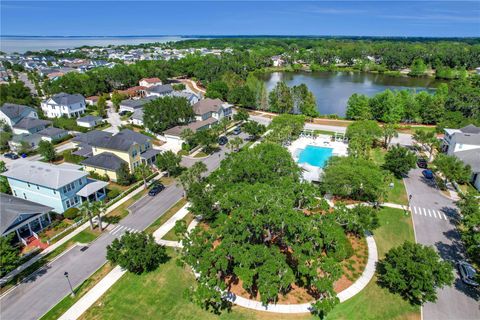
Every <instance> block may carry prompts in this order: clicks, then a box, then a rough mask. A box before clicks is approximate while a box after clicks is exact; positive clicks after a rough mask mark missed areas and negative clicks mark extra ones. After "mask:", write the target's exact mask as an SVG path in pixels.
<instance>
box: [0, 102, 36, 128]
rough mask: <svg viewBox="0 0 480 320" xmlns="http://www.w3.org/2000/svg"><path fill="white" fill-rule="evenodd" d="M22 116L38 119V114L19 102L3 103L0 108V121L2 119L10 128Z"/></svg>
mask: <svg viewBox="0 0 480 320" xmlns="http://www.w3.org/2000/svg"><path fill="white" fill-rule="evenodd" d="M23 118H33V119H38V114H37V112H36V111H35V109H33V108H32V107H29V106H24V105H21V104H13V103H4V104H3V106H2V107H1V108H0V121H1V120H3V121H4V122H5V123H6V124H8V125H9V126H10V128H13V126H14V125H15V124H17V123H18V122H19V121H20V120H22V119H23Z"/></svg>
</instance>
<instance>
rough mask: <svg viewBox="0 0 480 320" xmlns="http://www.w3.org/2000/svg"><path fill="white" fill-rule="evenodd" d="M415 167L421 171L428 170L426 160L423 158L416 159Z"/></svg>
mask: <svg viewBox="0 0 480 320" xmlns="http://www.w3.org/2000/svg"><path fill="white" fill-rule="evenodd" d="M417 166H418V167H419V168H422V169H427V168H428V162H427V159H425V158H418V159H417Z"/></svg>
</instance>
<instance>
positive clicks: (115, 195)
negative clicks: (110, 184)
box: [107, 189, 120, 200]
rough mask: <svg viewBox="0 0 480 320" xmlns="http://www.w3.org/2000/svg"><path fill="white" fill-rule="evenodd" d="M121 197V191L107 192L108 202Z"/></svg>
mask: <svg viewBox="0 0 480 320" xmlns="http://www.w3.org/2000/svg"><path fill="white" fill-rule="evenodd" d="M119 195H120V191H119V190H118V189H112V190H110V191H108V192H107V198H108V200H112V199H115V198H116V197H118V196H119Z"/></svg>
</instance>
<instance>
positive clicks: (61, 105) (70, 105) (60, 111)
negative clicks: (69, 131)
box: [41, 92, 86, 118]
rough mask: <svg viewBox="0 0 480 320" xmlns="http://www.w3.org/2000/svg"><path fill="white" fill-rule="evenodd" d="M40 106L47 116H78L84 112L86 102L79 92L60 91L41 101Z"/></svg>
mask: <svg viewBox="0 0 480 320" xmlns="http://www.w3.org/2000/svg"><path fill="white" fill-rule="evenodd" d="M41 108H42V110H43V112H44V113H45V115H46V116H47V117H48V118H59V117H62V116H66V117H68V118H78V117H79V116H80V115H82V114H84V113H85V109H86V102H85V98H84V97H83V96H82V95H81V94H69V93H64V92H62V93H58V94H55V95H53V96H51V97H50V98H48V99H46V100H44V101H42V103H41Z"/></svg>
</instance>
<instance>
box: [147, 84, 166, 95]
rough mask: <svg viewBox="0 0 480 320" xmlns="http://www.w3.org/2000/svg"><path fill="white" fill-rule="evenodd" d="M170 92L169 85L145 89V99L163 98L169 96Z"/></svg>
mask: <svg viewBox="0 0 480 320" xmlns="http://www.w3.org/2000/svg"><path fill="white" fill-rule="evenodd" d="M172 92H173V87H172V86H171V85H170V84H163V85H157V86H152V87H148V88H146V89H145V95H146V96H147V97H165V96H169V95H171V94H172Z"/></svg>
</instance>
